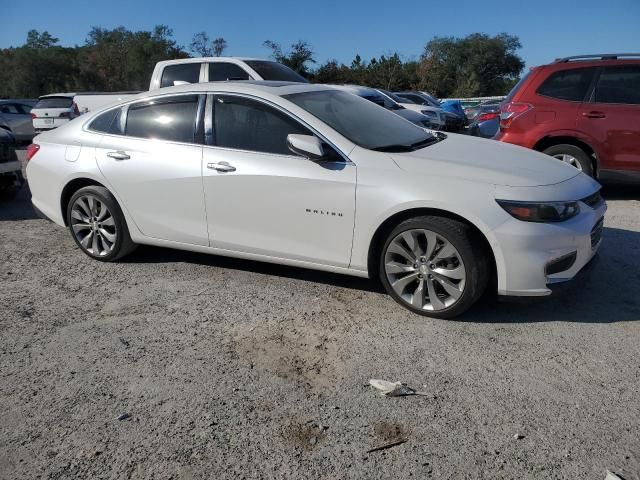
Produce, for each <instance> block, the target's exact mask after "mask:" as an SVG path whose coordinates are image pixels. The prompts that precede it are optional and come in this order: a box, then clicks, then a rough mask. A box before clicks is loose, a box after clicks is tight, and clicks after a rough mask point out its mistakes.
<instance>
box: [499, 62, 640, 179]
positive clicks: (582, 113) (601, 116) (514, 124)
mask: <svg viewBox="0 0 640 480" xmlns="http://www.w3.org/2000/svg"><path fill="white" fill-rule="evenodd" d="M633 57H635V58H633ZM495 138H496V139H497V140H500V141H502V142H508V143H513V144H516V145H521V146H523V147H527V148H533V149H534V150H538V151H541V152H544V153H546V154H548V155H551V156H553V157H556V158H558V159H559V160H562V161H565V162H567V163H570V164H571V165H573V166H575V167H576V168H578V169H580V170H582V171H583V172H584V173H587V174H589V175H591V176H593V177H597V178H598V179H600V180H605V181H606V180H614V181H620V180H629V179H631V180H636V181H638V180H640V54H612V55H581V56H577V57H567V58H561V59H558V60H556V61H555V62H553V63H551V64H549V65H543V66H541V67H534V68H532V69H531V70H530V71H529V73H527V74H526V75H525V76H524V77H523V78H522V80H520V82H518V84H517V85H516V86H515V87H514V88H513V90H511V92H510V93H509V95H508V96H507V98H506V100H505V101H504V102H503V103H502V105H501V108H500V131H499V132H498V134H497V135H496V137H495Z"/></svg>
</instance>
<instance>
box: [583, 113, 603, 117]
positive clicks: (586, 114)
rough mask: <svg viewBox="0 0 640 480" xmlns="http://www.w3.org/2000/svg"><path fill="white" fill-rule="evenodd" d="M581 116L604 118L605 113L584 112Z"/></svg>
mask: <svg viewBox="0 0 640 480" xmlns="http://www.w3.org/2000/svg"><path fill="white" fill-rule="evenodd" d="M582 116H583V117H587V118H605V117H606V115H605V114H604V113H603V112H584V113H583V114H582Z"/></svg>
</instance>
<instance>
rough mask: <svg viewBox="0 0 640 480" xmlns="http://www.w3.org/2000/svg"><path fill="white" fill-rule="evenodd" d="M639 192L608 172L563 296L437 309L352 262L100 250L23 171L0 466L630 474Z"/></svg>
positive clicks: (15, 472) (164, 472) (7, 470)
mask: <svg viewBox="0 0 640 480" xmlns="http://www.w3.org/2000/svg"><path fill="white" fill-rule="evenodd" d="M634 191H635V192H637V191H638V189H637V188H636V189H631V190H626V191H624V190H620V189H609V190H608V192H607V196H608V198H609V207H610V210H609V213H608V216H607V220H606V228H605V231H604V245H603V246H602V249H601V253H600V255H599V259H598V261H597V263H596V264H595V265H594V268H593V270H592V271H591V274H590V275H589V276H587V277H586V278H584V279H583V280H581V281H580V282H579V284H576V285H575V286H574V287H573V288H572V289H571V290H570V291H569V292H567V293H566V294H565V296H561V297H557V298H553V299H548V300H547V301H545V302H542V303H539V304H533V305H532V304H528V305H527V304H505V303H496V302H494V301H491V300H486V301H484V302H483V303H482V304H481V305H479V306H478V307H477V308H475V309H473V310H472V311H471V312H469V313H468V314H467V315H466V316H464V317H463V318H462V319H460V320H457V321H442V320H430V319H425V318H422V317H419V316H416V315H413V314H411V313H409V312H407V311H405V310H404V309H402V308H400V307H399V306H398V305H396V304H395V303H394V302H393V301H392V300H391V299H390V298H389V297H387V296H386V295H384V294H383V293H381V291H380V290H379V287H377V286H376V285H375V284H373V283H372V282H369V281H366V280H361V279H357V278H350V277H343V276H339V275H332V274H326V273H318V272H311V271H305V270H301V269H295V268H285V267H279V266H274V265H267V264H261V263H256V262H249V261H239V260H233V259H225V258H221V257H214V256H207V255H200V254H194V253H186V252H179V251H172V250H165V249H159V248H150V247H141V248H139V249H138V250H137V252H136V253H134V254H133V255H132V256H131V257H130V258H128V259H126V261H123V262H121V263H116V264H102V263H100V262H95V261H92V260H90V259H89V258H88V257H86V256H85V255H83V254H82V253H81V252H80V251H79V250H78V249H77V248H76V247H75V245H74V243H73V241H72V239H71V237H70V235H69V234H68V232H67V231H65V230H64V229H62V228H58V227H55V226H54V225H53V224H51V223H48V222H47V221H44V220H39V219H36V217H35V215H34V213H33V211H32V209H31V207H30V205H29V195H28V191H27V189H26V188H25V189H24V190H23V191H22V192H21V194H20V196H19V197H18V198H17V199H16V200H14V201H11V202H4V203H2V204H0V245H1V247H0V281H1V288H0V328H1V329H2V336H1V339H0V477H1V478H6V479H17V478H29V479H31V478H162V479H165V478H180V479H196V478H216V477H217V478H317V477H324V478H405V477H414V478H430V477H433V478H491V479H495V478H514V479H515V478H518V479H519V478H567V479H603V478H604V476H605V471H606V470H607V469H609V470H612V471H615V472H617V473H618V474H620V475H622V476H623V477H624V478H625V479H627V480H630V479H636V480H638V479H640V433H639V432H640V428H639V426H640V425H639V424H640V355H639V354H640V322H639V320H640V299H639V296H638V294H639V293H640V269H639V268H638V266H639V265H640V220H639V217H638V214H639V213H640V202H639V201H638V200H639V199H640V194H638V193H634ZM370 378H381V379H386V380H394V381H395V380H401V381H403V382H406V383H407V384H409V385H411V386H414V387H416V388H418V389H420V390H423V391H425V392H427V394H428V395H426V396H421V397H405V398H386V397H382V396H380V395H378V394H376V393H375V392H374V391H373V390H372V389H371V388H370V387H369V386H367V382H368V380H369V379H370ZM396 440H406V442H405V443H403V444H401V445H398V446H395V447H393V448H390V449H387V450H384V451H376V452H373V453H367V451H368V450H369V449H371V448H374V447H376V446H380V445H383V444H385V443H388V442H392V441H396Z"/></svg>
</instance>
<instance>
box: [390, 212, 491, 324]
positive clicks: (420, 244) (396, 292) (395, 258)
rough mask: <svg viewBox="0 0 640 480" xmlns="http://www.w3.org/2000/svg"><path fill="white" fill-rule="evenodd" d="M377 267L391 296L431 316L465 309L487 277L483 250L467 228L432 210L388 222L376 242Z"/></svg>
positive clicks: (470, 229)
mask: <svg viewBox="0 0 640 480" xmlns="http://www.w3.org/2000/svg"><path fill="white" fill-rule="evenodd" d="M379 271H380V280H381V281H382V284H383V285H384V287H385V288H386V290H387V292H388V293H389V295H391V297H393V298H394V300H396V301H397V302H398V303H400V304H401V305H402V306H404V307H405V308H408V309H409V310H411V311H412V312H415V313H418V314H420V315H426V316H429V317H434V318H452V317H455V316H457V315H460V314H461V313H463V312H464V311H466V310H467V309H468V308H469V307H471V306H472V305H473V304H474V303H475V302H476V301H477V300H478V298H480V296H481V295H482V293H483V292H484V290H485V288H486V286H487V282H488V278H489V264H488V255H487V254H486V252H485V250H484V248H483V247H482V244H481V242H480V239H479V238H478V236H477V234H476V233H475V232H474V231H473V229H472V228H471V227H470V226H469V225H466V224H464V223H462V222H458V221H455V220H451V219H448V218H443V217H436V216H424V217H417V218H413V219H409V220H406V221H404V222H402V223H401V224H400V225H398V226H397V227H396V228H394V229H393V230H392V231H391V232H390V233H389V235H388V237H387V239H386V242H385V243H384V246H383V248H382V253H381V255H380V265H379Z"/></svg>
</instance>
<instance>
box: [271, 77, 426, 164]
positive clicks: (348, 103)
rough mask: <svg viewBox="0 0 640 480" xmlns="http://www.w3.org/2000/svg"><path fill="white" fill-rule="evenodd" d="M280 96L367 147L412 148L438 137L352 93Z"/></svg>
mask: <svg viewBox="0 0 640 480" xmlns="http://www.w3.org/2000/svg"><path fill="white" fill-rule="evenodd" d="M283 97H284V98H286V99H287V100H289V101H290V102H293V103H295V104H296V105H297V106H299V107H300V108H302V109H304V110H306V111H307V112H309V113H310V114H311V115H313V116H314V117H317V118H319V119H320V120H322V121H323V122H324V123H326V124H327V125H329V126H330V127H331V128H333V129H334V130H336V131H337V132H338V133H340V134H341V135H342V136H343V137H345V138H347V139H349V140H351V141H352V142H353V143H355V144H356V145H359V146H361V147H363V148H367V149H369V150H381V151H399V152H402V151H411V150H416V149H418V148H422V147H424V146H426V145H427V144H429V143H432V142H435V141H437V140H436V138H435V137H434V136H433V135H431V134H430V133H427V132H426V131H424V130H423V129H421V128H419V127H416V126H415V125H413V124H411V123H410V122H408V121H406V120H404V119H403V118H401V117H399V116H398V115H396V114H395V113H391V112H389V111H387V110H385V109H384V108H380V107H379V106H378V105H375V104H374V103H373V102H370V101H368V100H365V99H364V98H362V97H359V96H357V95H354V94H352V93H347V92H342V91H339V90H321V91H315V92H303V93H293V94H290V95H284V96H283Z"/></svg>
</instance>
